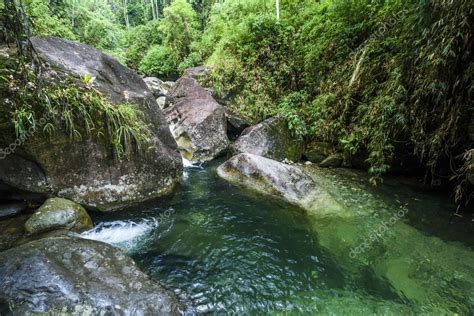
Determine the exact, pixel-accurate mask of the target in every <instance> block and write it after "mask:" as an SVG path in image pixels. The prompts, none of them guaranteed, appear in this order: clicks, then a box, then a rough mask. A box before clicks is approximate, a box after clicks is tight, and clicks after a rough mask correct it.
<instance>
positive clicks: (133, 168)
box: [0, 37, 182, 211]
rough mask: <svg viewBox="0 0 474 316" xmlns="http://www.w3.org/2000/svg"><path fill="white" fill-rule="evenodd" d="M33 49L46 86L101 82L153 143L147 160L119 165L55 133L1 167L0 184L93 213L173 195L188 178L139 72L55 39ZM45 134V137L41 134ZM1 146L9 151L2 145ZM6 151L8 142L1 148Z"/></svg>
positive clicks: (102, 150) (108, 149)
mask: <svg viewBox="0 0 474 316" xmlns="http://www.w3.org/2000/svg"><path fill="white" fill-rule="evenodd" d="M31 42H32V44H33V48H34V50H35V51H36V53H37V55H38V57H39V59H40V60H41V62H42V64H43V65H44V66H45V67H46V71H44V72H43V73H44V78H43V82H45V84H54V82H57V81H58V80H62V79H64V78H65V77H68V78H80V77H82V76H85V75H86V74H89V75H90V76H92V77H95V80H94V83H93V85H94V87H95V89H97V90H98V91H100V92H101V93H102V94H103V95H104V96H105V97H106V98H107V99H108V100H109V101H110V102H112V103H113V104H121V103H133V104H136V105H137V107H138V108H139V109H140V110H141V111H142V112H144V114H145V120H146V121H145V122H144V124H147V125H148V126H149V127H150V130H151V139H150V141H149V143H148V144H145V145H146V146H144V147H146V149H147V150H146V152H145V153H142V154H138V153H136V154H134V155H132V156H131V157H130V158H129V159H126V160H117V159H115V157H114V155H113V150H112V145H111V144H108V143H104V142H99V141H97V140H95V139H91V138H88V137H82V139H81V140H73V139H71V138H70V137H69V136H68V135H66V133H64V132H62V131H60V130H57V131H56V132H55V133H54V135H53V137H52V138H49V137H41V136H42V135H34V136H33V137H30V138H29V139H27V140H26V142H25V143H24V144H22V146H18V147H17V148H16V151H15V154H11V155H7V156H6V157H3V158H5V159H0V181H3V182H4V183H6V184H7V185H9V186H11V187H13V188H17V189H21V190H23V191H26V192H34V193H40V194H44V195H46V196H60V197H64V198H67V199H70V200H73V201H75V202H78V203H80V204H83V205H85V206H87V207H88V208H95V209H98V210H102V211H110V210H116V209H119V208H122V207H125V206H129V205H131V204H135V203H138V202H142V201H145V200H149V199H153V198H157V197H160V196H162V195H164V194H166V193H168V192H170V191H171V190H172V189H173V187H174V186H175V185H176V184H177V183H178V182H179V179H180V177H181V175H182V159H181V156H180V154H179V151H178V149H177V146H176V142H175V141H174V139H173V136H172V135H171V133H170V131H169V126H168V124H167V122H166V119H165V117H164V115H163V113H162V112H161V110H160V109H159V108H158V106H157V105H156V102H155V98H154V96H153V95H152V93H151V92H150V91H149V90H148V88H147V86H146V84H145V82H144V81H143V79H142V78H140V77H139V76H138V75H137V74H136V73H135V72H134V71H132V70H131V69H129V68H127V67H125V66H123V65H121V64H120V63H119V62H118V61H117V60H115V59H114V58H112V57H110V56H108V55H105V54H103V53H101V52H100V51H98V50H96V49H94V48H93V47H90V46H87V45H84V44H80V43H76V42H72V41H68V40H64V39H60V38H56V37H41V38H39V37H36V38H32V39H31ZM38 134H39V133H38ZM2 142H3V143H2ZM0 143H1V144H0V145H2V147H1V148H4V146H8V144H9V142H6V141H5V140H0Z"/></svg>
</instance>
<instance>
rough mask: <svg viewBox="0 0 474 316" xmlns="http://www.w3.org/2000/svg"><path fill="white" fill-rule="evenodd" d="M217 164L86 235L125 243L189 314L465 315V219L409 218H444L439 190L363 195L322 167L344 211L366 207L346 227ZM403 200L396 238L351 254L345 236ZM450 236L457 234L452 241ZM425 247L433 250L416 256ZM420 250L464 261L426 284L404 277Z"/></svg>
mask: <svg viewBox="0 0 474 316" xmlns="http://www.w3.org/2000/svg"><path fill="white" fill-rule="evenodd" d="M215 167H216V166H215V165H213V166H210V167H207V168H206V169H188V170H187V171H186V175H185V177H184V179H183V182H182V184H181V187H180V188H179V189H178V190H177V192H176V194H175V195H173V197H172V198H170V199H167V200H161V201H159V202H155V203H150V204H149V205H144V206H142V207H140V208H139V209H133V210H127V211H124V212H119V213H114V214H96V215H95V218H94V220H95V222H96V224H98V227H97V228H96V229H95V230H94V231H92V232H89V233H88V234H87V237H89V238H94V239H99V240H103V241H106V242H110V243H112V244H115V245H117V246H119V247H121V248H123V249H124V250H126V251H127V252H128V253H129V254H131V255H132V257H133V258H134V259H135V260H136V261H137V263H138V265H139V266H140V267H141V268H142V269H143V270H144V271H145V272H146V273H147V274H149V275H150V276H151V277H152V278H155V279H157V280H160V281H161V282H162V283H164V284H165V285H166V286H168V287H170V288H172V289H174V290H175V291H176V293H177V294H178V295H179V296H180V297H181V299H182V300H183V302H184V303H185V304H186V305H187V306H188V307H187V312H189V313H195V312H197V313H224V314H249V313H251V314H262V313H265V314H269V313H270V314H314V313H321V314H325V315H326V314H333V315H341V314H346V315H368V314H393V315H397V314H417V313H431V314H433V313H447V312H449V313H459V314H472V312H473V302H472V301H471V300H470V299H469V297H470V296H472V294H474V293H472V292H470V290H471V289H472V286H471V284H473V283H474V281H472V280H471V279H470V278H469V277H467V276H466V275H467V274H468V273H469V272H472V270H471V269H472V268H474V264H473V263H474V257H473V256H472V251H471V250H470V249H469V245H470V243H471V237H470V236H472V227H471V224H469V222H468V221H467V223H468V224H467V225H466V221H461V223H455V224H456V225H457V227H458V229H457V230H454V229H449V228H447V227H450V218H451V217H450V215H445V217H442V216H441V215H440V216H439V217H440V218H441V219H439V220H438V221H439V222H441V223H443V224H436V225H434V226H435V228H434V229H432V230H436V234H435V232H434V231H431V232H430V231H425V230H423V227H424V226H429V225H425V224H424V220H426V219H424V218H423V217H421V216H417V215H416V213H417V212H418V209H419V208H420V209H424V211H425V212H426V208H428V209H429V210H430V212H431V214H434V215H436V214H438V213H439V214H450V213H449V212H446V211H445V212H442V211H441V210H442V209H445V208H446V207H451V204H450V203H449V199H448V198H437V197H432V196H426V195H423V194H424V193H416V192H415V193H407V192H412V191H407V189H403V190H399V187H400V186H399V185H398V184H393V185H394V187H391V186H390V185H386V186H385V187H383V188H382V189H379V190H377V191H376V192H371V191H370V188H366V187H365V184H366V181H365V180H363V179H362V178H359V177H357V175H354V174H348V175H342V176H341V175H338V174H336V173H334V172H332V171H327V172H325V173H324V174H320V176H324V181H327V183H326V185H327V186H328V188H329V189H331V190H332V193H333V194H337V195H338V198H339V199H340V200H341V201H342V202H343V203H344V204H345V205H346V206H347V207H349V208H353V209H355V208H357V209H360V208H363V209H365V210H366V209H370V212H368V213H369V214H371V215H370V216H369V217H365V218H363V219H360V221H357V220H355V221H350V222H349V223H348V222H344V221H340V220H338V219H321V220H318V219H315V218H311V217H308V216H307V215H306V214H305V213H304V212H303V211H301V210H299V209H297V208H294V207H292V206H289V205H287V204H285V203H283V202H280V201H278V200H275V199H272V198H268V197H264V196H261V195H257V194H253V193H251V192H249V191H247V190H244V189H241V188H237V187H234V186H232V185H230V184H228V183H226V182H225V181H223V180H221V179H220V178H218V177H217V175H216V172H215ZM322 181H323V180H322ZM324 181H323V182H324ZM402 187H403V186H402ZM397 190H398V191H399V192H396V191H397ZM336 191H337V192H336ZM414 196H416V197H414ZM417 199H418V200H417ZM421 200H423V201H424V202H423V203H418V202H419V201H421ZM406 201H408V202H407V203H405V202H406ZM415 202H416V203H415ZM408 204H409V205H408ZM400 205H404V207H409V208H410V213H408V215H407V216H406V218H403V219H401V220H400V222H399V223H397V224H396V225H395V226H394V228H392V229H391V233H392V234H396V235H397V236H399V237H397V238H393V239H392V240H390V239H387V238H385V239H383V240H384V241H377V242H376V243H374V245H373V247H372V248H371V249H368V250H367V251H366V252H365V253H364V254H361V255H360V256H358V257H357V258H351V257H350V256H349V253H348V250H347V249H348V248H347V247H345V246H346V244H347V245H349V246H351V245H357V242H356V240H359V239H357V238H359V237H361V235H363V234H364V233H365V232H364V229H365V230H367V229H370V227H371V225H372V226H375V227H376V225H377V221H379V219H378V218H377V217H383V216H384V215H383V214H385V213H387V212H390V210H391V209H396V208H398V207H400ZM406 205H408V206H406ZM423 205H424V206H425V208H423ZM378 212H379V213H380V214H382V215H379V214H378ZM434 215H433V216H434ZM362 222H363V223H364V224H363V225H362V224H360V223H362ZM367 223H369V224H367ZM370 223H372V224H370ZM451 224H452V223H451ZM367 225H368V226H367ZM413 226H415V227H417V228H418V229H415V228H413ZM356 227H357V228H358V227H361V228H362V232H361V230H357V229H355V228H356ZM354 236H356V237H354ZM420 236H423V237H420ZM362 237H363V236H362ZM438 237H440V238H438ZM400 238H401V239H400ZM352 240H354V241H352ZM387 240H388V241H387ZM453 240H457V242H456V243H455V244H452V241H453ZM459 240H460V241H459ZM419 242H422V243H424V244H423V245H418V243H419ZM407 244H410V245H413V247H414V248H413V250H414V251H416V252H417V254H416V255H415V254H413V253H412V252H411V251H409V252H406V251H400V249H405V250H406V248H407V246H406V245H407ZM430 244H433V245H434V247H433V251H435V253H434V254H433V253H431V252H426V253H423V251H424V250H421V252H420V249H425V248H427V245H430ZM429 247H430V246H428V248H429ZM419 253H422V255H421V256H423V257H424V258H425V259H428V260H436V258H443V257H444V256H453V255H454V256H462V257H463V258H457V259H456V258H455V259H454V260H455V261H454V262H456V261H457V262H460V261H465V262H464V265H465V266H463V267H460V270H459V271H458V272H459V274H458V276H457V279H456V280H458V281H459V282H457V283H456V282H453V281H452V280H451V279H449V280H448V278H449V277H448V276H447V275H445V273H446V274H450V273H455V272H456V266H454V267H453V266H452V265H453V261H451V260H449V261H446V262H444V261H443V262H442V264H434V265H432V264H431V263H430V264H428V265H427V267H429V269H428V271H431V273H432V275H433V276H434V277H435V278H438V280H436V279H435V280H434V281H439V282H440V284H439V285H436V286H435V285H429V284H428V285H426V288H425V285H424V284H423V283H422V282H421V283H420V282H419V281H418V280H417V277H416V276H415V277H413V276H412V274H413V270H412V269H411V268H412V267H414V264H413V262H414V261H415V259H416V260H418V259H417V256H418V255H419ZM400 259H406V260H405V261H406V262H405V261H403V262H401V261H400ZM374 260H375V261H374ZM441 261H442V260H441ZM404 264H407V265H406V266H405V265H404ZM445 265H446V267H445ZM417 267H418V266H417ZM430 269H431V270H430ZM415 270H416V269H415ZM416 271H418V272H420V270H419V269H418V270H416ZM464 273H466V274H464ZM419 277H420V278H424V277H423V276H419ZM456 280H455V281H456ZM430 282H433V280H430ZM443 282H444V283H443ZM443 293H444V294H443ZM438 295H440V296H443V299H442V300H439V298H438Z"/></svg>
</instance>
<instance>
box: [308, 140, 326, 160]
mask: <svg viewBox="0 0 474 316" xmlns="http://www.w3.org/2000/svg"><path fill="white" fill-rule="evenodd" d="M331 150H332V145H331V144H330V143H327V142H310V143H309V144H307V145H306V149H305V152H304V156H305V157H306V159H308V161H311V162H314V163H320V162H321V161H323V160H324V159H326V158H327V157H328V156H329V155H330V154H331Z"/></svg>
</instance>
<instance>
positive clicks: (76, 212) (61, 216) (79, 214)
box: [25, 198, 92, 234]
mask: <svg viewBox="0 0 474 316" xmlns="http://www.w3.org/2000/svg"><path fill="white" fill-rule="evenodd" d="M89 228H92V220H91V218H90V216H89V214H88V213H87V211H86V210H85V209H84V208H83V207H82V206H81V205H80V204H77V203H74V202H72V201H69V200H66V199H62V198H51V199H48V200H46V202H44V204H43V205H41V207H40V208H39V209H38V210H37V211H36V212H35V213H34V214H33V215H32V216H31V217H30V218H29V219H28V221H27V222H26V223H25V229H26V231H27V232H28V233H30V234H37V233H43V232H47V231H51V230H55V229H69V230H73V231H81V230H84V229H89Z"/></svg>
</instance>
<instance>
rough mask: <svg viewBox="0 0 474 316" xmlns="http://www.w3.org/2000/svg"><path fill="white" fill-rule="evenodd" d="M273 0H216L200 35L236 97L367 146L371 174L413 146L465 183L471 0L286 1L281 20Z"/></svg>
mask: <svg viewBox="0 0 474 316" xmlns="http://www.w3.org/2000/svg"><path fill="white" fill-rule="evenodd" d="M272 5H273V1H227V2H225V3H224V4H222V5H216V6H215V7H214V11H213V13H212V15H211V17H210V20H209V24H208V27H207V29H206V30H205V32H204V35H203V37H202V40H201V42H200V43H199V44H200V48H201V50H202V52H203V53H204V56H206V57H207V61H208V63H209V64H210V65H212V66H213V67H214V78H213V82H212V84H213V85H214V87H216V88H217V89H218V90H219V91H220V92H221V93H223V94H224V95H228V96H230V97H231V100H232V102H231V104H233V105H234V106H235V107H236V108H237V109H238V110H240V111H243V112H244V113H246V114H248V115H249V116H251V117H253V118H256V119H262V118H265V117H268V116H270V115H274V114H276V113H281V114H282V115H284V116H286V117H287V118H288V119H289V122H290V125H291V126H292V127H293V128H294V130H295V132H297V133H298V134H301V135H303V136H305V137H306V138H308V139H317V140H325V141H329V142H331V143H332V144H334V146H335V148H336V149H337V150H342V151H344V152H345V153H347V154H351V155H356V154H358V153H359V154H360V153H363V154H364V155H365V158H366V162H367V163H368V164H369V166H370V172H371V173H372V174H373V175H374V178H373V181H374V183H375V182H376V181H377V180H378V179H379V176H380V175H381V174H383V173H385V172H387V171H389V170H390V168H391V167H392V166H393V165H394V163H395V161H396V160H397V159H399V158H400V157H404V156H405V155H408V156H411V157H414V158H416V159H417V160H418V161H419V162H421V163H422V164H423V165H424V166H426V168H427V170H428V171H430V172H429V173H428V175H429V176H431V177H432V178H433V179H439V178H440V177H449V176H453V175H454V176H455V177H457V181H458V182H457V183H459V184H467V181H466V180H465V178H464V177H465V173H463V171H465V169H466V168H465V166H466V164H467V162H465V161H464V160H463V157H468V156H469V155H466V153H468V152H469V151H468V150H469V149H471V148H472V141H470V140H469V137H468V133H467V127H468V125H469V122H470V118H471V116H472V111H473V102H472V100H473V99H472V97H473V90H474V89H473V88H474V83H473V77H474V63H473V55H472V54H473V49H474V47H473V45H474V40H473V38H472V35H473V26H474V3H473V2H472V1H469V0H461V1H444V0H431V1H414V0H412V1H397V0H392V1H370V0H365V1H363V0H360V1H343V0H333V1H321V2H315V1H286V2H284V5H283V8H282V10H283V12H282V19H281V20H279V21H277V20H276V19H275V17H274V11H273V10H272ZM470 142H471V143H470ZM463 168H464V169H463ZM461 169H463V170H462V171H461V172H460V171H459V170H461ZM458 190H462V186H460V187H458ZM458 193H460V191H458ZM460 195H461V194H458V197H459V196H460Z"/></svg>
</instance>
